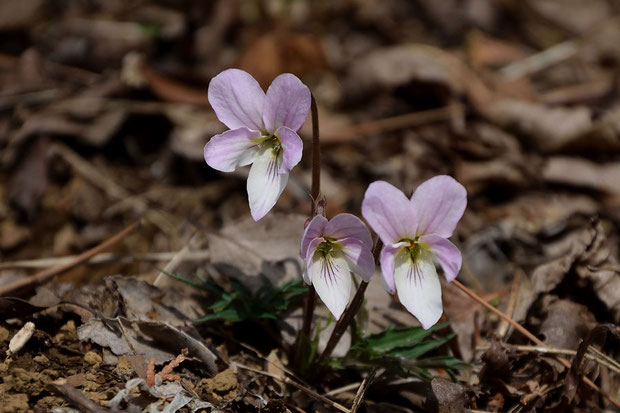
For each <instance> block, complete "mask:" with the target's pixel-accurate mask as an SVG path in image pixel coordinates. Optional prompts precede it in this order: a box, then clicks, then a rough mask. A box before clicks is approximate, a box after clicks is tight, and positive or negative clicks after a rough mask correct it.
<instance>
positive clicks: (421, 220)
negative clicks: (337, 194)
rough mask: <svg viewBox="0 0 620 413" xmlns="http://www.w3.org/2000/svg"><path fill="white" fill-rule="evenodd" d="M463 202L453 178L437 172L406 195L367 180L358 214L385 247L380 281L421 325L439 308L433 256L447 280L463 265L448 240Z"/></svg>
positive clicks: (464, 194)
mask: <svg viewBox="0 0 620 413" xmlns="http://www.w3.org/2000/svg"><path fill="white" fill-rule="evenodd" d="M466 205H467V191H466V190H465V188H464V187H463V185H461V184H460V183H458V182H457V181H456V180H455V179H454V178H452V177H450V176H447V175H440V176H435V177H433V178H431V179H429V180H428V181H426V182H423V183H422V184H421V185H420V186H419V187H418V188H417V189H416V191H415V192H414V194H413V195H412V196H411V199H408V198H407V197H406V196H405V194H403V192H402V191H400V190H399V189H397V188H395V187H394V186H392V185H390V184H389V183H387V182H383V181H377V182H373V183H372V184H370V186H369V187H368V189H367V190H366V194H365V195H364V200H363V202H362V215H363V216H364V218H365V219H366V221H367V222H368V224H370V227H371V228H372V229H373V230H374V231H375V232H376V233H377V235H379V238H381V241H383V244H384V245H385V246H384V247H383V250H382V251H381V259H380V260H381V273H382V275H383V277H382V279H383V284H384V287H385V289H386V290H387V291H388V292H389V293H390V294H394V292H396V291H397V292H398V297H399V299H400V301H401V303H402V304H403V305H404V306H405V307H406V308H407V310H408V311H409V312H410V313H411V314H413V315H414V316H415V317H416V318H417V319H418V320H419V321H420V323H421V324H422V327H424V328H425V329H428V328H430V327H431V326H433V325H434V324H435V323H436V322H437V321H438V320H439V318H440V317H441V314H442V312H443V308H442V303H441V284H440V283H439V278H438V277H437V270H436V269H435V264H434V262H433V259H436V260H437V261H439V264H440V265H441V267H442V268H443V271H444V273H445V276H446V279H447V280H448V282H449V281H452V280H454V279H455V278H456V276H457V274H458V272H459V270H460V269H461V253H460V251H459V250H458V249H457V248H456V246H454V244H452V243H451V242H450V241H448V238H450V237H451V236H452V233H453V232H454V228H455V227H456V224H457V223H458V221H459V220H460V219H461V217H462V216H463V212H464V211H465V206H466Z"/></svg>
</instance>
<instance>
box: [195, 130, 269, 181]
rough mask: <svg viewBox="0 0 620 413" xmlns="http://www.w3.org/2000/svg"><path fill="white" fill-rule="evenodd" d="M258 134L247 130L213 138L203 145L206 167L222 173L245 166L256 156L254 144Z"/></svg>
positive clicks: (221, 134)
mask: <svg viewBox="0 0 620 413" xmlns="http://www.w3.org/2000/svg"><path fill="white" fill-rule="evenodd" d="M259 137H260V132H258V131H254V130H251V129H248V128H239V129H234V130H229V131H226V132H224V133H220V134H219V135H215V136H213V137H212V138H211V139H210V140H209V142H207V144H206V145H205V149H204V156H205V161H206V162H207V165H209V166H210V167H211V168H213V169H217V170H218V171H222V172H232V171H234V170H235V169H236V168H237V167H238V166H243V165H247V164H248V163H251V162H252V161H253V160H254V157H255V156H256V148H257V146H256V143H254V142H252V140H253V139H256V138H259Z"/></svg>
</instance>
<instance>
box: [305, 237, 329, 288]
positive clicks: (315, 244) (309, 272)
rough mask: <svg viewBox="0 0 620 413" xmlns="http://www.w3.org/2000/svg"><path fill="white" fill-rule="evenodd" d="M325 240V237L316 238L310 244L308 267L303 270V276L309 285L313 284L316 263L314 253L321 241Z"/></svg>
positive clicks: (307, 256)
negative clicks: (313, 270)
mask: <svg viewBox="0 0 620 413" xmlns="http://www.w3.org/2000/svg"><path fill="white" fill-rule="evenodd" d="M323 241H325V240H324V239H323V238H314V239H313V240H312V241H310V244H309V245H308V248H307V250H306V251H307V252H308V254H307V255H306V258H305V259H306V269H305V271H303V272H302V278H303V279H304V281H305V282H306V284H308V285H312V265H313V264H314V253H315V252H316V247H318V246H319V244H320V243H321V242H323Z"/></svg>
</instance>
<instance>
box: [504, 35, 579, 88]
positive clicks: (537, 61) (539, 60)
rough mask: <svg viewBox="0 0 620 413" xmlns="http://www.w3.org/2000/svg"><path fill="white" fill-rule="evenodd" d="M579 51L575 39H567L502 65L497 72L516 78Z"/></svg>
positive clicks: (508, 77)
mask: <svg viewBox="0 0 620 413" xmlns="http://www.w3.org/2000/svg"><path fill="white" fill-rule="evenodd" d="M578 51H579V44H578V43H577V42H576V41H575V40H567V41H564V42H562V43H558V44H556V45H554V46H551V47H550V48H548V49H545V50H543V51H541V52H538V53H535V54H533V55H531V56H528V57H526V58H525V59H523V60H519V61H518V62H514V63H510V64H509V65H507V66H504V67H502V68H501V69H500V70H499V73H500V74H501V75H502V76H504V77H505V78H506V79H509V80H517V79H520V78H522V77H525V76H527V75H531V74H534V73H537V72H540V71H541V70H543V69H546V68H547V67H549V66H552V65H554V64H556V63H559V62H561V61H562V60H566V59H568V58H570V57H573V56H574V55H575V54H576V53H577V52H578Z"/></svg>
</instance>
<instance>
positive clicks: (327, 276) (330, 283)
mask: <svg viewBox="0 0 620 413" xmlns="http://www.w3.org/2000/svg"><path fill="white" fill-rule="evenodd" d="M313 260H314V263H313V264H312V285H314V289H315V290H316V293H317V294H318V295H319V297H321V300H323V302H324V303H325V305H326V306H327V308H328V309H329V311H331V313H332V314H333V315H334V317H335V318H336V320H338V319H340V316H341V315H342V313H343V312H344V309H345V308H346V307H347V304H348V303H349V296H350V294H351V284H352V282H351V274H350V272H349V266H348V265H347V262H346V261H345V259H344V257H343V255H342V254H341V253H334V254H329V255H327V256H323V254H322V253H321V252H320V251H317V252H316V253H315V254H314V257H313Z"/></svg>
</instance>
